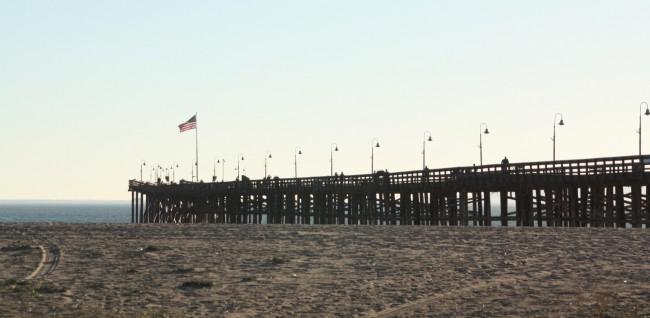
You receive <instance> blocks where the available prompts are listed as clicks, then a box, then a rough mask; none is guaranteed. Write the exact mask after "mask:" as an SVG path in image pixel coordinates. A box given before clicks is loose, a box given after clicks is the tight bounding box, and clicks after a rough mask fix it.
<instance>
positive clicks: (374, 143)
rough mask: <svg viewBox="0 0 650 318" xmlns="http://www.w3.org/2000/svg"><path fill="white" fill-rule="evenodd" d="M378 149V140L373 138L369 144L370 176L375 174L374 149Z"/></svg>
mask: <svg viewBox="0 0 650 318" xmlns="http://www.w3.org/2000/svg"><path fill="white" fill-rule="evenodd" d="M379 147H380V146H379V139H377V138H376V137H375V138H373V139H372V142H371V143H370V174H374V173H375V148H379Z"/></svg>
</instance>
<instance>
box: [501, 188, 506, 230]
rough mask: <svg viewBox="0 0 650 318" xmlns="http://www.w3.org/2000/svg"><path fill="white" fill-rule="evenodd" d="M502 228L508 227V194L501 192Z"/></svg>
mask: <svg viewBox="0 0 650 318" xmlns="http://www.w3.org/2000/svg"><path fill="white" fill-rule="evenodd" d="M500 197H501V204H500V205H501V206H500V208H501V226H503V227H506V226H508V192H506V191H501V193H500Z"/></svg>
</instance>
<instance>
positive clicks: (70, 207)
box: [0, 201, 131, 223]
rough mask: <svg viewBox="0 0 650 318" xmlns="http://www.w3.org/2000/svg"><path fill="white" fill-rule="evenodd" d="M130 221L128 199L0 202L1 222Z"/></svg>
mask: <svg viewBox="0 0 650 318" xmlns="http://www.w3.org/2000/svg"><path fill="white" fill-rule="evenodd" d="M25 222H28V223H29V222H31V223H47V222H62V223H129V222H131V203H130V202H99V203H98V202H74V201H70V202H69V201H65V202H64V201H0V223H25Z"/></svg>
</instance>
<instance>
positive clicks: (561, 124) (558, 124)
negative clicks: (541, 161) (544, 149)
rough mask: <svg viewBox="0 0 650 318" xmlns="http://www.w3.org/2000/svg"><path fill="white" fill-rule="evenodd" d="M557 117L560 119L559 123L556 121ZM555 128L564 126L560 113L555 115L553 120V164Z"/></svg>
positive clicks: (562, 116)
mask: <svg viewBox="0 0 650 318" xmlns="http://www.w3.org/2000/svg"><path fill="white" fill-rule="evenodd" d="M558 116H559V117H560V121H559V122H558V121H557V118H558ZM557 126H564V115H562V113H556V114H555V118H553V138H552V139H553V162H555V143H556V142H555V140H556V135H555V130H556V127H557Z"/></svg>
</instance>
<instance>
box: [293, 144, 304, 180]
mask: <svg viewBox="0 0 650 318" xmlns="http://www.w3.org/2000/svg"><path fill="white" fill-rule="evenodd" d="M298 155H302V149H300V147H296V148H295V149H294V150H293V169H294V170H293V171H294V178H298Z"/></svg>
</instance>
